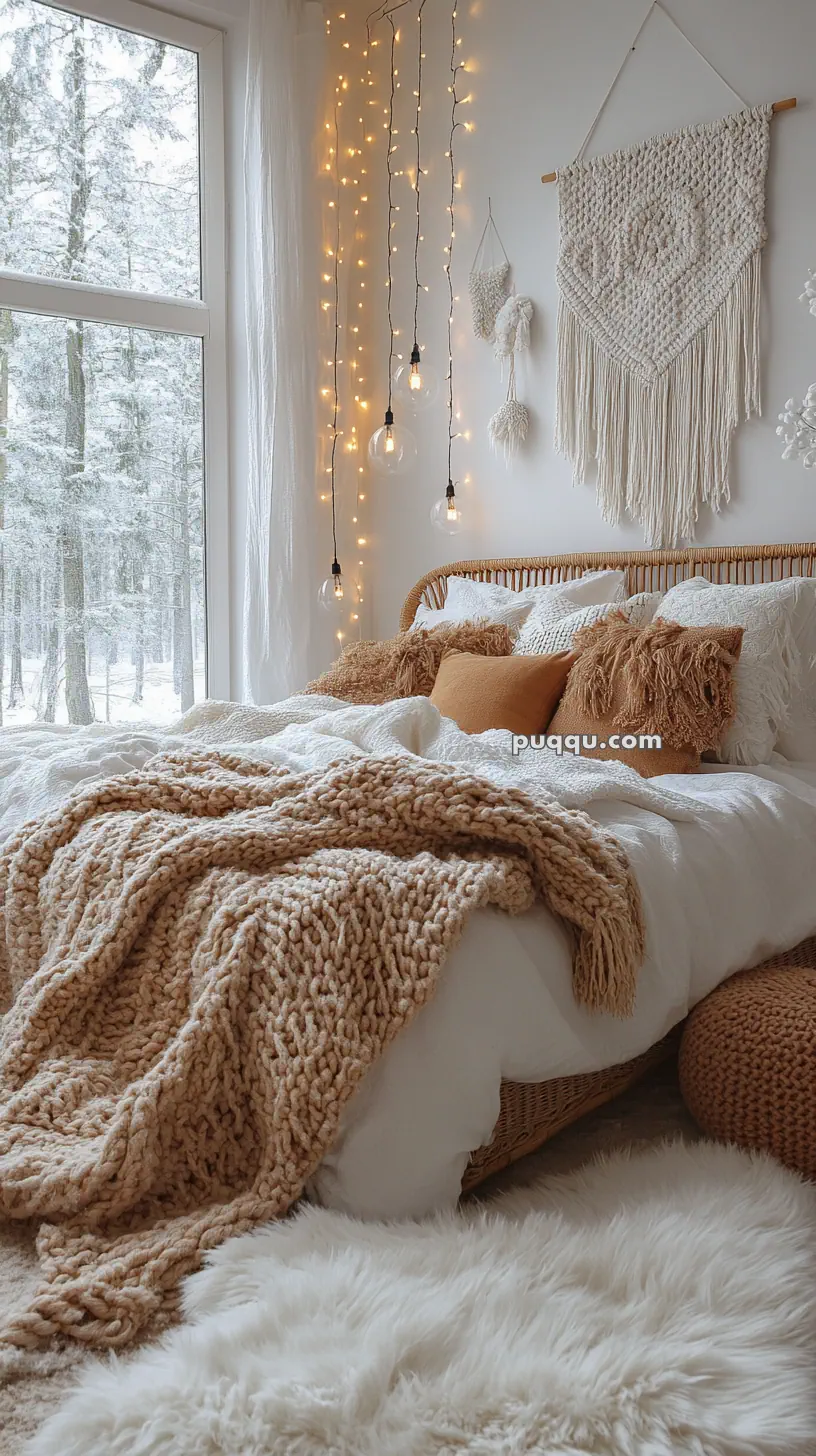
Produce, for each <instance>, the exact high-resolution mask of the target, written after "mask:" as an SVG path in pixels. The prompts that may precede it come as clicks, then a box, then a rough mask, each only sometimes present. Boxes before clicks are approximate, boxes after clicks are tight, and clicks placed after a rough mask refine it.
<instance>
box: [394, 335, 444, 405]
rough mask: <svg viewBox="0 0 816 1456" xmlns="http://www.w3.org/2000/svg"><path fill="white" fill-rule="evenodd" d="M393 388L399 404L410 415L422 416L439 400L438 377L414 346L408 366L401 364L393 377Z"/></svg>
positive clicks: (416, 346)
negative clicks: (409, 412) (408, 411)
mask: <svg viewBox="0 0 816 1456" xmlns="http://www.w3.org/2000/svg"><path fill="white" fill-rule="evenodd" d="M394 388H395V389H396V391H397V394H398V396H399V399H400V403H401V404H403V405H404V406H405V408H406V409H408V410H410V411H411V413H412V414H415V415H419V414H422V413H423V411H424V410H426V409H428V408H429V407H430V406H431V405H432V404H436V401H437V399H438V398H439V375H438V374H437V372H436V370H435V369H434V368H433V367H432V365H430V364H426V363H425V361H424V360H423V358H422V355H421V353H420V351H419V347H418V345H416V344H415V345H414V347H413V349H412V351H411V362H410V364H401V365H400V367H399V369H398V370H397V372H396V374H395V375H394Z"/></svg>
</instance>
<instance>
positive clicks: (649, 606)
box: [513, 592, 662, 657]
mask: <svg viewBox="0 0 816 1456" xmlns="http://www.w3.org/2000/svg"><path fill="white" fill-rule="evenodd" d="M661 601H662V595H661V593H660V592H637V593H636V594H635V596H633V597H628V598H627V600H626V601H624V602H606V603H597V604H595V605H592V606H586V607H579V608H577V610H576V609H575V607H574V606H573V605H572V604H571V603H555V602H553V603H551V604H549V605H546V604H544V605H542V606H541V607H539V608H535V609H534V610H533V611H532V612H531V613H530V615H529V617H528V618H527V621H526V622H525V623H524V626H523V627H522V629H521V631H520V632H519V635H518V638H517V639H516V643H515V646H514V648H513V651H514V652H515V653H518V654H519V655H520V656H521V657H538V656H540V655H542V654H544V653H548V652H569V650H570V648H571V646H572V639H573V637H574V636H575V633H576V632H577V631H578V629H579V628H580V627H591V626H592V624H593V622H600V621H601V619H602V618H603V617H608V615H609V613H610V612H623V613H624V615H625V616H626V617H628V619H629V621H630V622H634V623H635V625H636V626H638V627H645V626H646V624H647V622H651V621H652V619H653V618H654V616H655V614H656V612H657V610H658V608H659V606H660V603H661Z"/></svg>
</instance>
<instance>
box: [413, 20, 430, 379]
mask: <svg viewBox="0 0 816 1456" xmlns="http://www.w3.org/2000/svg"><path fill="white" fill-rule="evenodd" d="M426 4H427V0H420V6H419V10H418V11H417V23H418V26H419V53H418V57H417V89H416V122H415V125H414V135H415V137H416V186H415V188H414V191H415V193H416V234H415V236H414V352H415V353H416V351H417V350H418V349H419V341H418V337H417V335H418V325H419V293H420V287H421V285H420V281H419V241H420V232H421V227H420V211H421V208H420V185H421V178H422V150H421V145H420V139H419V113H420V112H421V110H422V12H423V10H424V9H425V6H426Z"/></svg>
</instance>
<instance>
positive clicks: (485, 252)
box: [468, 198, 510, 340]
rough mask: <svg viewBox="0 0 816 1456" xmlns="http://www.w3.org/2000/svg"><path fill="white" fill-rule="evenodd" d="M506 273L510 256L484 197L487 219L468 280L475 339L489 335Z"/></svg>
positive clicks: (501, 300)
mask: <svg viewBox="0 0 816 1456" xmlns="http://www.w3.org/2000/svg"><path fill="white" fill-rule="evenodd" d="M509 277H510V259H509V258H508V256H507V253H506V252H505V249H504V243H503V242H502V240H501V238H500V237H499V230H498V228H497V227H496V224H495V222H494V221H493V208H492V205H491V202H490V199H489V198H488V201H487V222H486V223H485V225H484V231H483V233H482V236H481V238H480V239H479V246H478V248H477V249H476V257H475V258H474V260H473V267H472V268H471V270H470V278H469V280H468V288H469V291H470V303H471V308H472V310H473V332H474V334H475V335H476V338H477V339H491V340H492V339H493V337H494V333H495V328H496V315H497V314H498V312H499V309H500V308H501V306H502V304H503V303H504V301H505V299H506V297H507V293H508V280H509Z"/></svg>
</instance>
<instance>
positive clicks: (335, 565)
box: [317, 558, 343, 612]
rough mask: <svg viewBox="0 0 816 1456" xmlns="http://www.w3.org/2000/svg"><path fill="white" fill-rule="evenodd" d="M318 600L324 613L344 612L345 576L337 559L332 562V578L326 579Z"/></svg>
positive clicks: (318, 594)
mask: <svg viewBox="0 0 816 1456" xmlns="http://www.w3.org/2000/svg"><path fill="white" fill-rule="evenodd" d="M317 600H318V602H319V604H320V606H321V607H322V608H323V610H324V612H338V611H342V610H343V574H342V572H341V570H340V562H339V561H338V560H337V559H336V558H335V560H334V561H333V562H332V569H331V576H327V577H326V580H325V581H324V583H323V585H322V586H321V588H320V590H319V592H318V593H317Z"/></svg>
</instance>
